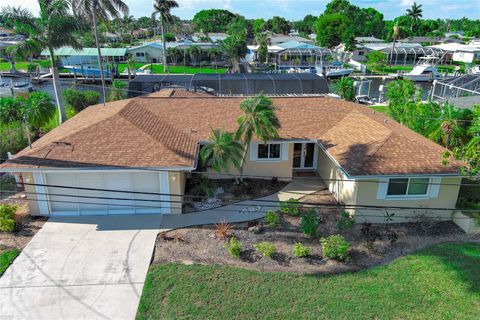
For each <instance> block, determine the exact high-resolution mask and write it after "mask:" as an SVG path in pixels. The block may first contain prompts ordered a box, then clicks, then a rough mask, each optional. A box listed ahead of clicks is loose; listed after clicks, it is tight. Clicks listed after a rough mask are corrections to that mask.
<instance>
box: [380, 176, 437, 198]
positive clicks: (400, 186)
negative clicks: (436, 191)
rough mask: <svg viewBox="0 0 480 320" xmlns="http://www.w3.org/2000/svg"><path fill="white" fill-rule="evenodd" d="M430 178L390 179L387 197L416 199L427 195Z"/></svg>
mask: <svg viewBox="0 0 480 320" xmlns="http://www.w3.org/2000/svg"><path fill="white" fill-rule="evenodd" d="M429 185H430V178H391V179H389V180H388V187H387V197H418V196H427V195H428V193H429Z"/></svg>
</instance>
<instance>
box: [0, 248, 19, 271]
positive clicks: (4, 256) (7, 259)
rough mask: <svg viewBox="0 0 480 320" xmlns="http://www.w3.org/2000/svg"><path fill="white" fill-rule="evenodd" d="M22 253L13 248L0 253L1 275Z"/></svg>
mask: <svg viewBox="0 0 480 320" xmlns="http://www.w3.org/2000/svg"><path fill="white" fill-rule="evenodd" d="M19 254H20V250H18V249H12V250H8V251H5V252H2V253H0V276H1V275H2V274H3V273H4V272H5V270H7V268H8V266H9V265H10V264H11V263H12V262H13V260H15V258H16V257H17V256H18V255H19Z"/></svg>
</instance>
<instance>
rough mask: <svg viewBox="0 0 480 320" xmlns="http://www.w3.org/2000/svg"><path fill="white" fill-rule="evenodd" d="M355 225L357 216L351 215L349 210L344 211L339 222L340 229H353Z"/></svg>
mask: <svg viewBox="0 0 480 320" xmlns="http://www.w3.org/2000/svg"><path fill="white" fill-rule="evenodd" d="M354 225H355V217H353V216H351V215H350V214H349V213H348V212H347V211H342V213H341V214H340V220H339V221H338V222H337V228H338V229H340V230H345V229H351V228H353V226H354Z"/></svg>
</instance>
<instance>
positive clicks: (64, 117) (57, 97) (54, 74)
mask: <svg viewBox="0 0 480 320" xmlns="http://www.w3.org/2000/svg"><path fill="white" fill-rule="evenodd" d="M48 51H49V52H50V63H51V64H52V80H53V81H52V82H53V92H54V93H55V101H56V102H57V108H58V116H59V119H58V121H59V124H61V123H63V122H64V121H65V120H67V115H66V114H65V106H64V105H63V99H62V97H61V96H60V90H61V88H60V77H59V76H58V70H57V66H56V65H55V57H54V56H53V54H54V51H53V48H52V47H49V48H48Z"/></svg>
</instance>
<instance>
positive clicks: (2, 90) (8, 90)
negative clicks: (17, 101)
mask: <svg viewBox="0 0 480 320" xmlns="http://www.w3.org/2000/svg"><path fill="white" fill-rule="evenodd" d="M32 91H33V85H32V83H31V82H30V81H28V80H20V81H13V80H12V79H5V78H1V77H0V97H10V96H15V95H16V94H18V93H29V92H32Z"/></svg>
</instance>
